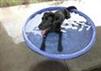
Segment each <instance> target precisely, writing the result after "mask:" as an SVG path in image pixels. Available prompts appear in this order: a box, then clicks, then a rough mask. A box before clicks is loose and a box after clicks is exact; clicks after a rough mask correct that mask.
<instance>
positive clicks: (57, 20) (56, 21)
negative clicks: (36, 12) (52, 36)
mask: <svg viewBox="0 0 101 71" xmlns="http://www.w3.org/2000/svg"><path fill="white" fill-rule="evenodd" d="M69 18H70V12H69V11H68V10H67V9H61V10H58V11H56V12H54V13H53V12H46V13H44V15H43V16H42V22H41V23H40V24H39V26H38V27H39V29H40V30H45V29H47V28H48V30H47V32H46V33H45V34H44V35H43V39H42V44H41V47H40V49H41V50H43V51H45V48H46V47H45V42H46V38H47V36H48V33H51V32H55V33H57V34H58V35H59V40H58V48H57V50H58V51H59V52H61V51H62V50H63V47H62V32H61V25H62V23H63V21H64V20H65V19H69Z"/></svg>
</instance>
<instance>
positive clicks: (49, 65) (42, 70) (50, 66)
mask: <svg viewBox="0 0 101 71" xmlns="http://www.w3.org/2000/svg"><path fill="white" fill-rule="evenodd" d="M30 71H69V69H68V67H67V66H66V65H65V64H63V63H62V62H58V61H50V60H46V61H42V62H40V63H38V64H36V65H35V66H34V67H32V68H31V70H30Z"/></svg>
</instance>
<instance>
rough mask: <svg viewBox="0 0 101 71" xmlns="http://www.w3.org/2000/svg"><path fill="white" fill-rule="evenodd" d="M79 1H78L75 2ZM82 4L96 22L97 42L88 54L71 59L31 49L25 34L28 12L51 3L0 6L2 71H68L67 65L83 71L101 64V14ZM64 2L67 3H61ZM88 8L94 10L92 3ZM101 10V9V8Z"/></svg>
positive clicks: (0, 60) (0, 63) (71, 68)
mask: <svg viewBox="0 0 101 71" xmlns="http://www.w3.org/2000/svg"><path fill="white" fill-rule="evenodd" d="M71 4H73V3H71ZM78 4H79V3H75V5H78ZM81 4H82V3H80V4H79V5H78V8H79V9H81V10H82V11H84V12H86V13H87V14H89V15H90V17H91V18H92V19H93V21H94V23H95V25H96V31H97V36H96V43H95V45H94V48H92V49H91V50H90V51H89V52H88V53H87V54H84V55H82V56H80V57H78V58H75V59H72V60H69V61H51V60H48V59H47V58H45V57H42V56H40V55H38V54H37V53H35V52H32V51H31V50H30V49H28V48H27V46H26V45H25V43H24V40H23V38H22V33H21V29H22V26H23V25H24V23H25V21H26V19H27V18H28V17H29V15H30V14H32V13H34V12H35V11H37V10H39V9H42V8H44V7H49V6H50V5H51V3H50V4H46V3H43V4H34V5H33V4H32V5H29V6H28V7H25V6H14V7H9V8H0V71H49V70H51V71H67V70H68V68H69V70H70V71H82V70H87V69H90V68H92V67H95V66H98V65H101V50H100V49H101V33H100V32H101V26H100V20H99V15H101V14H97V15H96V14H94V12H92V13H91V11H89V10H88V11H87V9H85V10H83V9H82V8H85V6H82V5H81ZM64 5H66V3H64V4H63V5H62V4H61V5H60V6H64ZM52 6H53V5H52ZM80 6H82V8H81V7H80ZM87 8H90V10H93V8H92V6H89V7H87ZM97 10H98V9H97ZM99 12H100V13H101V11H99ZM99 12H98V13H99ZM93 14H94V15H93ZM93 16H94V17H93ZM96 18H97V19H96ZM67 66H68V67H67Z"/></svg>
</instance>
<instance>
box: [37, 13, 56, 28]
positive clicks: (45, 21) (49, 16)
mask: <svg viewBox="0 0 101 71" xmlns="http://www.w3.org/2000/svg"><path fill="white" fill-rule="evenodd" d="M53 20H54V13H52V12H46V13H44V15H43V16H42V21H41V23H40V24H39V26H38V27H39V29H40V30H45V29H48V28H50V26H51V25H52V22H53Z"/></svg>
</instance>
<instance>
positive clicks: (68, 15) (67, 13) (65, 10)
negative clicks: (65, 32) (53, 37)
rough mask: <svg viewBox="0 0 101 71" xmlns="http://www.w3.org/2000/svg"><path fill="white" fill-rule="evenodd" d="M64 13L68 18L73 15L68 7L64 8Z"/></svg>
mask: <svg viewBox="0 0 101 71" xmlns="http://www.w3.org/2000/svg"><path fill="white" fill-rule="evenodd" d="M64 15H65V18H66V19H69V18H70V17H71V16H70V12H69V11H68V10H67V9H64Z"/></svg>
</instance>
